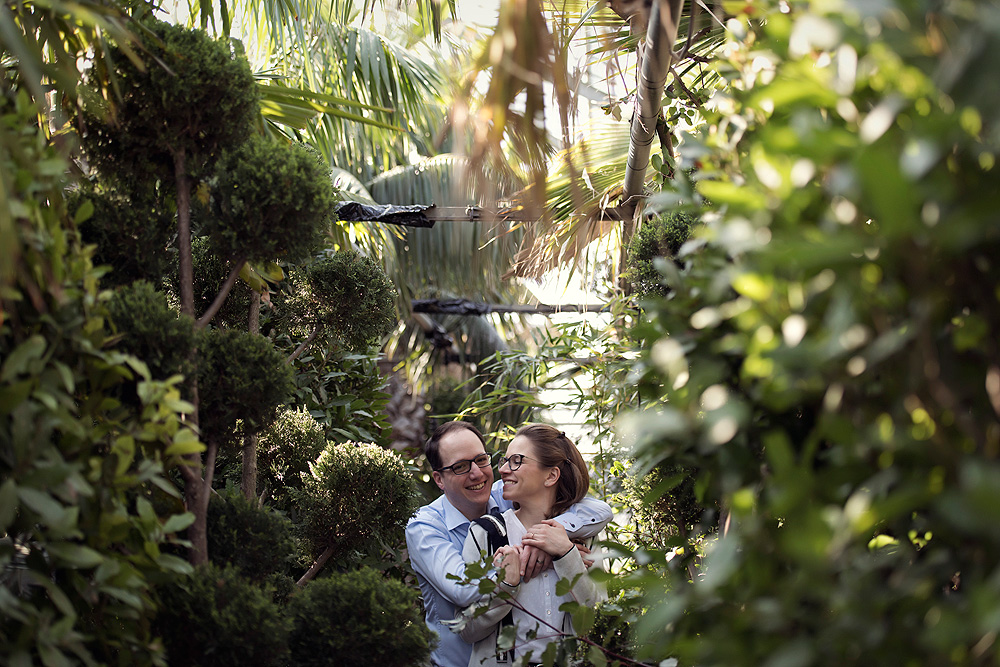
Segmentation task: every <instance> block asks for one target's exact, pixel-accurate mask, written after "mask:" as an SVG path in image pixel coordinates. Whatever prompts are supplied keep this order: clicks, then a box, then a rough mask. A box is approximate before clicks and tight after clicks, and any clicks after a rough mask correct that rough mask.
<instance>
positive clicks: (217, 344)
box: [198, 329, 292, 444]
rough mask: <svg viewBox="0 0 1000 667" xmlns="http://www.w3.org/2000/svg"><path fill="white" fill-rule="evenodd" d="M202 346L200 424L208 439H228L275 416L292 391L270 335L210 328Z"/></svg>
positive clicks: (257, 427) (252, 431)
mask: <svg viewBox="0 0 1000 667" xmlns="http://www.w3.org/2000/svg"><path fill="white" fill-rule="evenodd" d="M198 352H199V358H198V391H199V398H200V400H201V409H200V411H199V415H200V423H199V425H200V427H201V431H202V435H203V437H204V439H206V440H210V441H213V442H217V443H220V444H223V443H225V444H228V443H231V442H234V441H236V440H238V439H241V438H242V437H243V436H244V435H245V434H246V433H254V432H257V431H259V430H260V429H262V428H264V427H265V426H268V425H269V424H271V423H272V422H273V421H274V419H275V418H276V417H277V415H278V408H279V407H280V406H281V405H282V404H283V403H284V402H285V401H286V400H287V398H288V395H289V393H290V392H291V387H292V375H291V369H289V367H288V365H287V364H286V363H285V359H284V356H282V354H281V353H280V352H278V351H277V350H276V349H275V348H274V345H273V344H272V343H271V341H270V340H268V339H267V338H265V337H263V336H259V335H256V334H251V333H246V332H243V331H235V330H227V329H210V330H208V331H206V332H205V334H204V335H202V336H200V337H199V342H198ZM234 360H239V363H233V362H234Z"/></svg>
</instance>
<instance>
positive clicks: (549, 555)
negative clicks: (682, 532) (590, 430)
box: [406, 422, 612, 667]
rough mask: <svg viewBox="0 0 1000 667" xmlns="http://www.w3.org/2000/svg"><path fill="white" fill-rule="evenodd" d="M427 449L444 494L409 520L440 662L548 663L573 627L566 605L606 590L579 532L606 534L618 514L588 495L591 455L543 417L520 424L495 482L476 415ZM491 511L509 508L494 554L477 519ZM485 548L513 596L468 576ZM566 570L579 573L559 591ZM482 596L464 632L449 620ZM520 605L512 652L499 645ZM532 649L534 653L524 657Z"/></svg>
mask: <svg viewBox="0 0 1000 667" xmlns="http://www.w3.org/2000/svg"><path fill="white" fill-rule="evenodd" d="M424 452H425V454H426V455H427V460H428V461H429V462H430V465H431V467H432V468H433V469H434V481H435V482H436V483H437V485H438V487H440V488H441V490H442V491H443V492H444V494H443V495H442V496H441V497H440V498H438V499H437V500H435V501H434V502H432V503H430V504H429V505H425V506H424V507H422V508H420V510H418V512H417V514H416V515H415V516H414V517H413V518H412V519H411V520H410V522H409V524H408V525H407V527H406V543H407V548H408V551H409V555H410V562H411V564H412V565H413V569H414V571H415V572H416V573H417V580H418V581H419V583H420V589H421V592H422V593H423V599H424V609H425V611H426V616H427V624H428V626H429V627H430V628H431V630H433V631H435V632H436V633H437V634H438V639H439V644H438V647H437V648H436V649H435V651H434V653H433V654H432V656H431V658H432V661H433V662H434V664H435V665H436V666H437V667H467V666H469V667H478V666H479V665H487V666H489V665H505V664H507V665H509V664H511V660H512V659H513V660H514V661H515V664H534V663H535V662H540V661H541V656H542V653H543V651H544V650H545V647H546V646H547V645H548V644H549V643H551V642H553V641H555V639H556V638H557V637H558V635H559V633H560V632H571V631H572V627H571V622H570V619H569V615H568V614H567V613H565V612H562V611H559V607H560V605H561V604H562V603H564V602H567V601H570V600H576V601H577V602H580V603H581V604H583V605H587V606H590V605H593V604H594V603H595V602H596V601H597V599H598V596H599V591H598V589H597V588H596V586H595V585H594V583H593V582H592V581H591V580H590V578H589V577H587V576H581V577H577V575H578V574H581V573H583V572H585V570H586V566H585V564H584V561H583V555H582V554H581V552H580V551H579V550H578V549H577V548H576V546H575V545H574V544H573V542H572V541H571V539H586V538H590V537H593V536H595V535H597V533H599V532H600V531H601V530H602V529H603V528H604V526H605V525H607V523H608V522H609V521H610V520H611V518H612V514H611V508H610V507H608V505H607V504H606V503H603V502H601V501H599V500H596V499H594V498H589V497H587V496H586V493H587V490H588V487H589V482H590V475H589V473H588V471H587V465H586V463H585V462H584V460H583V457H582V456H581V455H580V452H579V451H578V450H577V449H576V447H575V446H574V445H573V443H572V442H571V441H570V440H569V439H568V438H567V437H566V435H565V434H564V433H562V432H560V431H559V430H558V429H555V428H553V427H551V426H547V425H544V424H531V425H527V426H524V427H522V428H521V429H520V430H518V432H517V434H516V435H515V437H514V439H513V440H512V441H511V442H510V445H509V446H508V448H507V453H506V455H505V456H502V457H500V462H499V463H500V464H499V466H498V470H499V472H500V477H501V480H500V481H497V482H496V483H494V473H493V467H492V458H491V457H490V455H489V454H487V453H486V442H485V440H484V438H483V436H482V434H480V433H479V431H478V430H477V429H476V428H475V427H474V426H472V425H471V424H468V423H466V422H449V423H447V424H443V425H442V426H440V427H438V429H437V430H436V431H435V432H434V434H433V435H432V436H431V438H430V439H429V440H428V441H427V443H426V445H425V446H424ZM515 507H516V509H514V508H515ZM490 512H493V513H498V512H502V516H503V522H504V524H505V525H506V532H507V537H508V540H509V544H508V545H507V546H503V547H500V548H499V549H497V550H495V551H493V552H492V553H489V551H490V550H489V549H488V548H487V547H486V544H487V541H486V532H485V530H484V529H482V528H481V527H480V526H479V525H478V524H476V523H475V520H476V519H478V518H479V517H481V516H483V515H485V514H488V513H490ZM470 526H472V530H471V531H470ZM484 552H487V553H485V556H486V557H487V558H488V559H490V562H492V563H493V565H494V566H495V568H496V576H497V581H498V584H499V588H500V589H502V590H505V591H506V592H507V593H509V597H510V598H512V600H511V601H508V600H504V599H501V598H500V597H498V596H495V595H486V596H484V595H482V594H481V593H480V592H479V589H478V587H477V586H476V584H475V583H472V584H463V583H462V581H461V580H463V579H464V578H465V576H464V575H465V565H466V563H467V562H472V561H479V560H480V559H481V558H482V557H483V555H484ZM455 577H457V579H456V578H455ZM564 578H565V579H569V580H570V581H574V579H575V580H576V582H575V584H574V585H573V587H572V589H571V590H570V591H569V593H567V594H565V595H562V596H559V595H556V582H558V581H559V580H560V579H564ZM505 597H506V596H505ZM512 602H513V604H512ZM482 604H485V605H488V607H489V609H488V611H487V612H485V613H484V614H482V615H480V616H478V617H475V618H469V617H470V616H471V614H467V615H466V616H467V618H466V622H465V624H464V627H463V629H462V630H461V632H460V634H454V633H452V632H451V631H450V630H449V629H448V625H447V624H448V622H450V621H452V620H453V619H455V618H457V617H459V616H461V615H462V611H463V610H464V609H466V608H468V607H470V606H471V605H477V606H478V605H482ZM512 608H513V612H512V614H511V616H512V619H513V624H514V626H515V628H516V632H517V635H516V640H515V643H514V648H513V655H511V654H510V653H505V652H501V651H499V650H498V649H497V646H496V636H497V631H498V624H499V623H500V621H501V619H502V618H504V617H505V616H507V614H508V612H510V611H511V609H512ZM526 656H527V660H529V661H530V662H524V660H525V657H526Z"/></svg>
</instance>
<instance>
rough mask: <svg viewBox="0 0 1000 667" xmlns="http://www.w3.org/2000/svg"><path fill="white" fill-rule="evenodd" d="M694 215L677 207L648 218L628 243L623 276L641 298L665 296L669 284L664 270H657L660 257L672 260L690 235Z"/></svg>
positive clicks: (668, 289)
mask: <svg viewBox="0 0 1000 667" xmlns="http://www.w3.org/2000/svg"><path fill="white" fill-rule="evenodd" d="M693 224H694V218H693V217H692V216H691V215H690V214H689V213H686V212H683V211H674V212H672V213H667V214H665V215H661V216H659V217H656V218H653V219H652V220H649V221H646V222H644V223H643V224H642V226H641V227H640V228H639V231H638V232H636V234H635V235H634V236H633V237H632V239H631V241H629V245H628V256H627V260H626V270H625V273H624V274H622V278H623V279H624V280H625V281H626V282H627V283H628V284H629V285H631V287H632V291H633V292H634V293H635V294H636V296H638V297H639V298H640V299H642V298H647V297H651V296H666V295H667V294H668V293H669V292H670V288H669V287H667V286H666V285H664V284H663V274H662V273H661V272H660V271H658V270H657V268H656V264H657V259H658V258H661V259H665V260H671V259H673V258H675V257H676V256H677V253H678V252H680V249H681V246H682V245H684V242H685V241H687V240H688V238H689V237H690V236H691V227H692V225H693Z"/></svg>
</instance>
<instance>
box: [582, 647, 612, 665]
mask: <svg viewBox="0 0 1000 667" xmlns="http://www.w3.org/2000/svg"><path fill="white" fill-rule="evenodd" d="M587 658H588V659H589V660H590V662H592V663H593V665H594V667H607V664H608V659H607V658H606V657H605V656H604V651H602V650H601V649H600V648H599V647H597V646H591V647H590V651H588V652H587Z"/></svg>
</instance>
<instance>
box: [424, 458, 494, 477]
mask: <svg viewBox="0 0 1000 667" xmlns="http://www.w3.org/2000/svg"><path fill="white" fill-rule="evenodd" d="M492 461H493V459H492V457H491V456H490V455H489V454H480V455H479V456H477V457H476V458H474V459H465V460H464V461H456V462H455V463H452V464H451V465H450V466H445V467H443V468H438V469H437V472H444V471H445V470H450V471H452V472H453V473H454V474H456V475H467V474H469V471H470V470H472V464H473V463H475V464H476V466H477V467H479V468H489V467H490V463H492Z"/></svg>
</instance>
